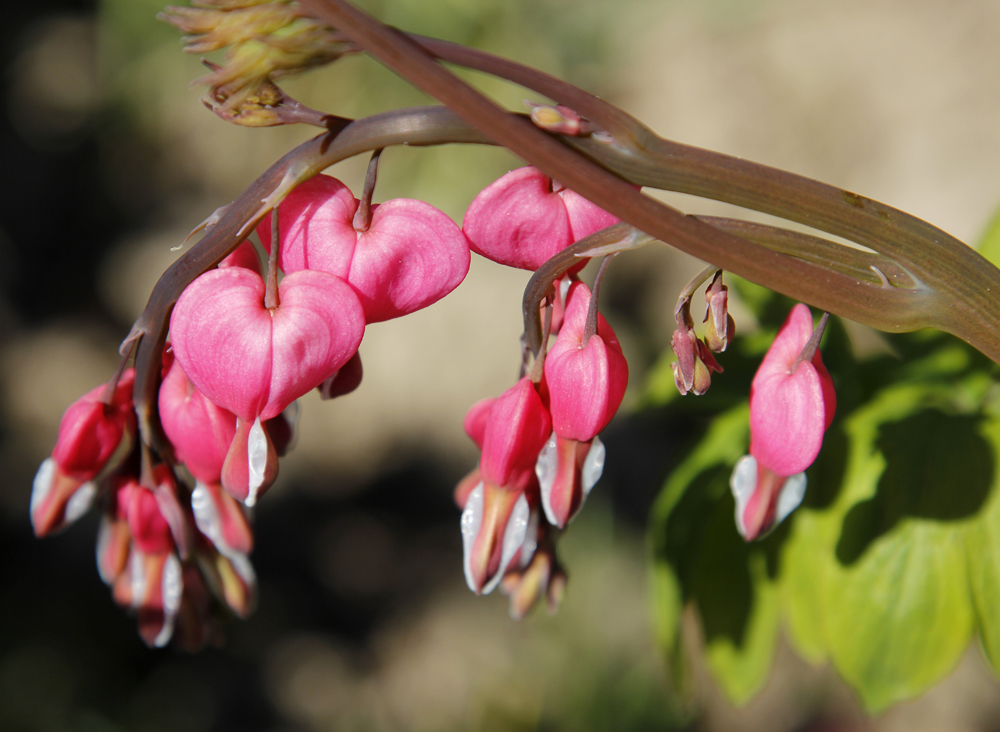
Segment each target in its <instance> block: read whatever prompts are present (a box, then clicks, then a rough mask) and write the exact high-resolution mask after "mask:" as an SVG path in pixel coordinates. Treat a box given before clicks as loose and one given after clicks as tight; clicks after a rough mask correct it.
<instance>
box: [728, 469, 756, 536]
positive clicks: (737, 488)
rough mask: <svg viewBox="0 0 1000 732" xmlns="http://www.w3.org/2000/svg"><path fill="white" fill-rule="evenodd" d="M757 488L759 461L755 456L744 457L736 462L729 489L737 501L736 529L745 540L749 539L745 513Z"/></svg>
mask: <svg viewBox="0 0 1000 732" xmlns="http://www.w3.org/2000/svg"><path fill="white" fill-rule="evenodd" d="M756 487H757V460H756V458H754V457H753V455H744V456H743V457H741V458H740V459H739V460H737V461H736V467H735V468H733V474H732V476H731V477H730V478H729V488H730V489H731V490H732V491H733V498H735V499H736V529H737V530H738V531H739V532H740V536H742V537H743V538H744V539H745V538H746V537H747V527H746V524H744V523H743V512H744V511H745V510H746V507H747V503H748V502H749V501H750V496H752V495H753V491H754V488H756Z"/></svg>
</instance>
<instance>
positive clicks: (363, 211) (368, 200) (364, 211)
mask: <svg viewBox="0 0 1000 732" xmlns="http://www.w3.org/2000/svg"><path fill="white" fill-rule="evenodd" d="M383 149H384V148H381V147H380V148H379V149H378V150H376V151H375V152H373V153H372V158H371V160H369V161H368V172H367V173H365V187H364V189H363V190H362V191H361V200H360V201H359V202H358V210H357V211H355V212H354V222H353V223H354V230H355V231H368V227H369V226H371V225H372V196H373V195H375V183H376V182H377V180H378V161H379V158H380V157H382V150H383Z"/></svg>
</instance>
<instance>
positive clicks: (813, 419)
mask: <svg viewBox="0 0 1000 732" xmlns="http://www.w3.org/2000/svg"><path fill="white" fill-rule="evenodd" d="M819 335H821V332H819V333H817V335H816V337H815V338H814V337H813V336H814V329H813V320H812V314H811V313H810V312H809V308H808V307H806V306H805V305H803V304H801V303H800V304H798V305H796V306H795V307H794V308H792V312H791V313H789V315H788V319H787V320H786V321H785V324H784V325H783V326H782V327H781V330H779V331H778V335H777V337H776V338H775V339H774V343H772V344H771V348H770V349H769V350H768V352H767V355H765V356H764V360H763V362H761V365H760V368H759V369H758V370H757V374H756V376H754V379H753V383H752V385H751V387H750V455H749V456H746V457H744V458H741V460H740V461H739V462H738V463H737V465H736V469H735V470H734V471H733V477H732V479H731V481H730V484H731V487H732V490H733V495H734V496H735V497H736V523H737V527H738V528H739V529H740V533H741V534H742V535H743V537H744V538H745V539H747V540H748V541H752V540H753V539H757V538H760V537H761V536H763V535H765V534H766V533H767V532H768V531H770V530H771V529H772V528H773V527H774V526H775V525H777V523H779V522H780V521H781V520H782V519H783V518H785V516H787V515H788V514H789V513H790V512H791V511H792V510H794V508H795V507H796V506H798V504H799V503H800V502H801V501H802V496H803V495H804V493H805V486H806V477H805V474H804V473H803V471H804V470H805V469H806V468H808V467H809V466H810V465H812V463H813V461H814V460H815V459H816V456H817V455H818V454H819V450H820V447H821V446H822V444H823V433H824V432H826V429H827V428H828V427H829V426H830V422H831V421H832V420H833V415H834V412H835V411H836V408H837V397H836V394H835V393H834V390H833V380H832V379H831V378H830V374H829V372H828V371H827V370H826V367H825V366H824V365H823V359H822V357H821V356H820V352H819V349H818V347H817V346H818V337H819ZM810 351H811V352H810Z"/></svg>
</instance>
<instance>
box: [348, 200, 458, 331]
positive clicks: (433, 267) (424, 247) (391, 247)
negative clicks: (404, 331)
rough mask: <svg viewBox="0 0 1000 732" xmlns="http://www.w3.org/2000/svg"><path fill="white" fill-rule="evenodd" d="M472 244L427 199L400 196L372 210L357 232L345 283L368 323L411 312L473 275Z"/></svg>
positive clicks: (449, 219)
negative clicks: (358, 300) (365, 225)
mask: <svg viewBox="0 0 1000 732" xmlns="http://www.w3.org/2000/svg"><path fill="white" fill-rule="evenodd" d="M469 261H470V255H469V244H468V241H467V239H466V238H465V234H464V233H463V232H462V230H461V229H459V228H458V226H456V225H455V222H454V221H452V220H451V218H450V217H448V216H447V215H446V214H444V213H442V212H441V211H439V210H437V209H436V208H434V207H433V206H431V205H430V204H427V203H424V202H423V201H414V200H411V199H406V198H397V199H394V200H392V201H386V202H385V203H383V204H381V205H378V206H374V207H373V214H372V221H371V226H370V227H369V229H368V231H365V232H359V233H358V234H357V247H356V248H355V250H354V259H353V260H352V262H351V269H350V274H349V275H348V277H347V280H348V281H349V282H350V283H351V285H353V286H354V289H355V290H356V291H357V292H358V296H359V297H360V298H361V304H362V305H363V306H364V308H365V315H366V317H367V319H368V322H369V323H375V322H379V321H383V320H389V319H390V318H398V317H399V316H400V315H406V314H407V313H412V312H414V311H415V310H420V309H421V308H424V307H427V306H428V305H430V304H431V303H434V302H437V301H438V300H440V299H441V298H442V297H444V296H445V295H447V294H448V293H449V292H451V291H452V290H454V289H455V288H456V287H458V286H459V285H460V284H461V283H462V280H464V279H465V275H466V274H468V272H469Z"/></svg>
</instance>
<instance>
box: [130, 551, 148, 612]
mask: <svg viewBox="0 0 1000 732" xmlns="http://www.w3.org/2000/svg"><path fill="white" fill-rule="evenodd" d="M143 560H144V557H143V555H142V552H141V551H139V550H138V549H132V554H131V556H130V557H129V565H130V566H129V570H130V571H129V580H130V582H129V586H130V588H131V590H132V608H133V609H136V610H138V609H139V605H141V604H142V599H143V598H144V597H145V596H146V562H145V561H143Z"/></svg>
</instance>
